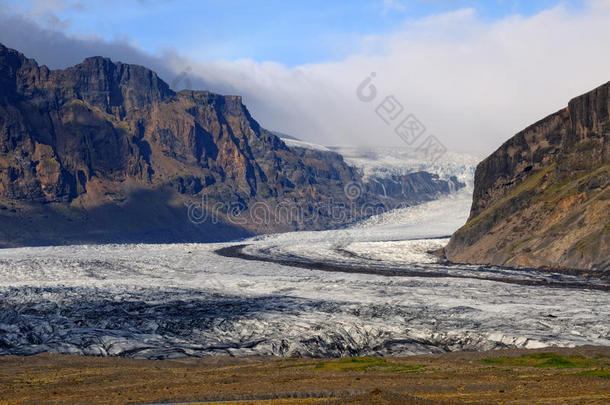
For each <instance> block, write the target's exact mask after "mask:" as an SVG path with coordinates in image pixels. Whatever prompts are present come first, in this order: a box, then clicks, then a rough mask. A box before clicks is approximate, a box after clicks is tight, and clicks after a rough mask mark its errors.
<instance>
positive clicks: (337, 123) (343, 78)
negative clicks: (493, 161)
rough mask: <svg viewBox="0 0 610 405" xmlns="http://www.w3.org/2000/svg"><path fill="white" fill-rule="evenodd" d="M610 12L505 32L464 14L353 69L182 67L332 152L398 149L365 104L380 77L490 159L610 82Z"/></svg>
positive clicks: (535, 22) (373, 46)
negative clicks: (361, 89) (369, 80)
mask: <svg viewBox="0 0 610 405" xmlns="http://www.w3.org/2000/svg"><path fill="white" fill-rule="evenodd" d="M609 4H610V2H609V1H595V2H592V3H591V4H590V6H589V7H588V8H587V9H585V10H583V11H580V12H578V13H572V12H570V11H569V9H568V8H566V7H564V6H558V7H555V8H553V9H550V10H547V11H544V12H542V13H539V14H537V15H535V16H532V17H527V18H525V17H520V16H512V17H508V18H505V19H502V20H499V21H494V22H487V21H485V20H483V19H482V18H480V17H478V16H477V14H476V12H475V11H474V10H472V9H464V10H458V11H455V12H452V13H446V14H441V15H437V16H432V17H427V18H424V19H421V20H415V21H409V22H407V23H406V24H405V25H404V27H403V28H402V29H401V30H399V31H397V32H394V33H392V34H388V35H379V36H369V37H365V38H361V40H360V41H361V43H360V48H361V49H362V52H360V53H358V54H354V55H352V56H350V57H349V58H347V59H345V60H343V61H340V62H334V63H323V64H309V65H303V66H299V67H295V68H292V69H287V68H285V67H283V66H281V65H278V64H275V63H256V62H253V61H247V60H243V61H234V62H227V61H223V62H212V63H201V64H193V63H192V62H189V61H183V60H182V61H181V60H180V59H179V58H178V59H174V63H175V67H179V66H180V65H181V64H182V65H184V64H187V63H188V64H191V65H192V66H193V69H194V70H193V71H194V74H199V75H200V76H201V77H204V78H205V79H206V81H207V82H208V83H212V85H213V87H216V88H218V89H222V90H233V91H234V92H237V93H240V94H243V95H244V96H245V98H244V99H245V101H246V103H248V105H249V107H250V108H251V110H252V111H253V114H254V116H255V117H256V118H257V119H259V120H260V121H261V123H262V124H263V125H265V126H267V127H269V128H273V129H278V130H281V131H283V132H287V133H291V134H293V135H295V136H297V137H300V138H303V139H306V140H311V141H315V142H320V143H323V144H327V145H328V144H363V143H368V144H374V143H383V144H399V143H400V139H399V138H398V137H397V136H396V135H395V134H394V133H393V131H392V129H391V128H390V127H388V126H386V125H385V124H384V122H383V121H382V120H381V119H380V118H379V117H378V116H377V115H376V114H375V112H374V107H375V105H373V104H365V103H362V102H361V101H360V100H359V99H358V98H357V97H356V94H355V89H356V87H357V86H358V84H359V83H360V82H361V81H362V80H363V79H364V78H365V77H366V76H367V75H368V74H369V73H370V72H376V73H377V76H376V78H375V82H374V83H375V85H376V87H377V88H378V90H379V93H380V96H383V95H390V94H393V95H395V96H396V98H397V100H399V101H400V102H401V103H402V104H404V106H405V108H406V110H407V111H409V112H412V113H414V114H415V115H416V116H417V117H419V119H420V120H421V121H422V122H423V123H424V124H425V125H426V127H427V128H428V131H429V132H431V133H434V134H435V135H436V136H437V137H438V138H439V139H440V140H441V141H442V142H443V143H445V144H446V145H447V146H448V147H450V148H457V149H468V150H477V151H481V152H490V151H492V150H493V149H495V148H496V147H498V146H499V145H500V144H501V143H502V142H503V141H504V140H506V139H508V138H509V137H511V136H512V135H514V134H515V133H516V132H518V131H519V130H521V129H523V128H525V127H526V126H527V125H529V124H531V123H533V122H535V121H537V120H538V119H541V118H543V117H545V116H546V115H548V114H550V113H553V112H555V111H556V110H558V109H560V108H562V107H564V106H566V105H567V103H568V101H569V100H570V99H571V98H572V97H574V96H577V95H579V94H581V93H583V92H586V91H588V90H590V89H592V88H594V87H596V86H598V85H601V84H603V83H605V82H607V81H609V80H610V53H608V52H606V50H607V49H608V48H609V46H610V24H608V22H609V21H610V7H608V5H609ZM378 101H381V99H379V100H378Z"/></svg>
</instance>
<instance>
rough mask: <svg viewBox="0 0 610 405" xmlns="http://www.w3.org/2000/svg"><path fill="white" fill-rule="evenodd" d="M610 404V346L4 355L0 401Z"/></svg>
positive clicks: (15, 402)
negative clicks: (297, 355) (272, 354)
mask: <svg viewBox="0 0 610 405" xmlns="http://www.w3.org/2000/svg"><path fill="white" fill-rule="evenodd" d="M240 399H241V400H244V401H243V402H239V403H242V404H274V405H275V404H293V405H300V404H322V403H341V404H367V403H368V404H420V403H421V404H428V403H432V404H436V403H527V404H530V403H532V404H533V403H536V404H556V403H578V404H580V403H582V404H585V403H586V404H608V403H610V347H581V348H576V349H546V350H503V351H493V352H484V353H450V354H444V355H434V356H413V357H406V358H370V357H364V358H362V357H360V358H346V359H339V360H328V359H324V360H320V359H277V358H260V357H250V358H230V357H213V358H206V359H181V360H164V361H155V360H132V359H121V358H99V357H82V356H68V355H55V354H41V355H37V356H31V357H16V356H6V357H0V404H22V403H31V404H59V403H62V404H63V403H80V404H126V403H140V404H142V403H159V402H187V401H221V400H240Z"/></svg>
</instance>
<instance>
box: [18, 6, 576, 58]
mask: <svg viewBox="0 0 610 405" xmlns="http://www.w3.org/2000/svg"><path fill="white" fill-rule="evenodd" d="M9 3H11V5H12V7H13V8H14V9H15V10H18V11H20V12H22V13H24V12H25V13H30V14H31V15H35V16H36V17H37V18H38V19H40V20H42V21H43V22H45V23H49V22H52V23H54V24H55V25H58V26H61V28H62V29H63V30H64V31H66V32H69V33H71V34H74V35H79V36H98V37H102V38H103V39H106V40H109V41H113V40H117V39H118V40H128V41H129V42H131V43H133V44H134V45H136V46H138V47H139V48H140V49H143V50H144V51H147V52H150V53H155V52H160V51H166V50H172V51H175V52H177V53H179V54H181V55H184V56H186V57H189V58H193V59H195V60H200V61H210V60H219V59H225V60H237V59H252V60H254V61H259V62H262V61H274V62H279V63H282V64H284V65H285V66H288V67H292V66H296V65H301V64H306V63H316V62H324V61H335V60H340V59H342V58H344V57H346V56H347V55H349V54H352V53H355V52H358V51H359V50H358V49H354V46H357V45H355V44H358V41H354V37H362V36H366V35H380V34H385V33H388V32H392V31H394V30H396V29H399V28H400V27H401V26H402V25H403V24H405V23H406V22H408V21H410V20H417V19H421V18H422V17H426V16H430V15H437V14H441V13H444V12H448V11H452V10H456V9H462V8H473V9H475V10H476V13H477V15H478V16H479V17H480V18H481V19H485V20H494V19H501V18H504V17H506V16H508V15H515V14H518V15H522V16H531V15H534V14H536V13H538V12H540V11H541V10H545V9H548V8H551V7H553V6H554V5H557V4H558V3H559V2H558V1H557V0H538V1H527V0H491V1H481V0H334V1H329V0H307V1H280V0H259V1H252V0H200V1H196V0H168V1H161V0H129V1H118V0H110V1H108V0H106V1H101V0H90V1H86V0H83V1H62V0H42V1H32V2H28V1H25V2H23V1H13V0H10V1H9ZM562 3H564V4H568V5H570V6H571V7H573V8H578V7H580V3H581V2H580V1H579V0H572V1H563V2H562ZM51 13H52V14H51ZM50 15H52V16H53V19H51V18H50ZM45 19H46V20H47V21H45ZM56 19H58V20H56Z"/></svg>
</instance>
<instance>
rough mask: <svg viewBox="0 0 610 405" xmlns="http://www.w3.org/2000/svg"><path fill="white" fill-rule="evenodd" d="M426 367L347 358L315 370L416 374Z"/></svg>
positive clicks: (318, 366) (366, 358) (372, 359)
mask: <svg viewBox="0 0 610 405" xmlns="http://www.w3.org/2000/svg"><path fill="white" fill-rule="evenodd" d="M423 368H424V366H419V365H410V364H401V363H393V362H389V361H387V360H385V359H382V358H379V357H347V358H344V359H340V360H332V361H325V362H321V363H317V364H316V365H315V369H317V370H329V371H389V372H395V373H396V372H398V373H400V372H414V371H420V370H422V369H423Z"/></svg>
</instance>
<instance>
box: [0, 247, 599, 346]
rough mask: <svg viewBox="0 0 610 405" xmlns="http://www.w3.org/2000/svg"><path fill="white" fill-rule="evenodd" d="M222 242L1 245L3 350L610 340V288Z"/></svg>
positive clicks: (526, 343) (534, 343)
mask: <svg viewBox="0 0 610 405" xmlns="http://www.w3.org/2000/svg"><path fill="white" fill-rule="evenodd" d="M284 237H285V236H284ZM420 243H422V242H420ZM219 246H225V245H154V246H153V245H119V246H95V247H93V246H68V247H56V248H26V249H11V250H6V251H2V252H0V256H1V258H0V297H1V298H0V302H1V305H2V311H1V312H0V354H33V353H37V352H41V351H54V352H59V353H80V354H86V355H102V356H125V357H134V358H175V357H182V356H206V355H213V354H229V355H249V354H261V355H271V354H272V355H278V356H344V355H386V354H393V355H407V354H415V353H434V352H443V351H453V350H484V349H493V348H499V347H540V346H545V345H566V346H572V345H580V344H610V339H609V336H610V326H609V325H610V310H609V308H608V300H607V293H606V292H603V291H595V290H586V289H583V290H578V289H558V288H548V287H533V286H520V285H511V284H506V283H498V282H491V281H485V280H477V279H467V278H464V279H461V278H460V279H451V278H435V277H404V278H403V277H383V276H378V275H372V274H371V275H369V274H347V273H332V272H322V271H316V270H307V269H298V268H293V267H285V266H281V265H278V264H273V263H260V262H255V261H244V260H240V259H232V258H226V257H220V256H217V255H215V254H214V253H213V250H214V249H217V248H218V247H219Z"/></svg>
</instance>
